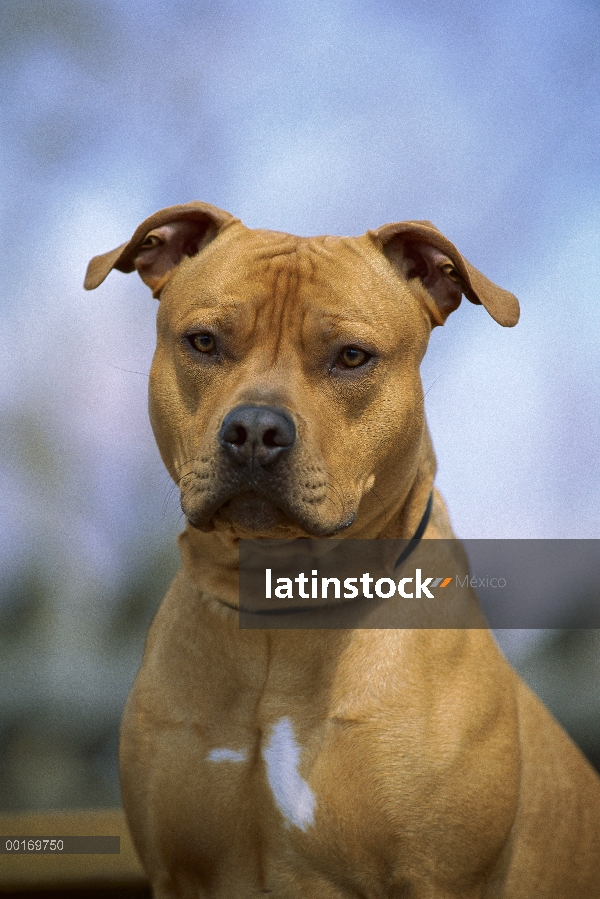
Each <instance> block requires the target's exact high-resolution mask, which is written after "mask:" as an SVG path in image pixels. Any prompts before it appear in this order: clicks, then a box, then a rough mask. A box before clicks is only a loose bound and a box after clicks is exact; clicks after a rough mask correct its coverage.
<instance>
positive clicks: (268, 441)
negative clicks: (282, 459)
mask: <svg viewBox="0 0 600 899" xmlns="http://www.w3.org/2000/svg"><path fill="white" fill-rule="evenodd" d="M276 436H277V431H276V430H275V428H269V430H268V431H265V433H264V434H263V443H264V445H265V446H279V444H278V443H277V441H276V440H275V438H276Z"/></svg>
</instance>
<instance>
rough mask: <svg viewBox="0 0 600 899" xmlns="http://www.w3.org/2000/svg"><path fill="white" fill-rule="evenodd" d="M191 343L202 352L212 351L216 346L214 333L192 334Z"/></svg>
mask: <svg viewBox="0 0 600 899" xmlns="http://www.w3.org/2000/svg"><path fill="white" fill-rule="evenodd" d="M190 343H191V344H192V346H193V347H194V349H195V350H199V351H200V352H201V353H211V352H212V351H213V350H214V348H215V338H214V337H213V336H212V334H192V336H191V337H190Z"/></svg>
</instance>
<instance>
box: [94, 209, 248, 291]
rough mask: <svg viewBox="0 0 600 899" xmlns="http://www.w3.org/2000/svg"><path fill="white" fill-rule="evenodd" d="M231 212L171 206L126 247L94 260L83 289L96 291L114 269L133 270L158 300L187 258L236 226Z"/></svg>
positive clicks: (144, 224) (152, 218) (145, 224)
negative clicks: (221, 233) (229, 226)
mask: <svg viewBox="0 0 600 899" xmlns="http://www.w3.org/2000/svg"><path fill="white" fill-rule="evenodd" d="M237 221H238V219H236V218H234V217H233V216H232V215H230V214H229V213H228V212H223V210H222V209H217V207H216V206H211V205H210V204H208V203H199V202H194V203H185V204H183V205H180V206H169V207H168V208H167V209H161V210H160V212H155V213H154V215H151V216H150V218H147V219H146V220H145V221H144V222H142V224H141V225H140V226H139V228H136V230H135V232H134V234H133V237H132V238H131V240H130V241H128V242H127V243H124V244H122V245H121V246H120V247H117V249H116V250H111V251H110V253H103V254H102V256H94V258H93V259H92V260H91V262H90V264H89V265H88V268H87V273H86V276H85V281H84V285H83V286H84V287H85V289H86V290H93V289H94V288H95V287H98V285H100V284H102V282H103V281H104V279H105V278H106V276H107V275H108V273H109V272H110V271H111V269H113V268H116V269H118V270H119V271H120V272H132V271H133V270H134V269H137V271H138V272H139V274H140V277H141V278H142V280H143V281H144V283H145V284H147V285H148V287H150V288H151V290H152V293H153V295H154V296H155V297H157V298H158V297H159V295H160V291H161V290H162V288H163V287H164V286H165V284H166V283H167V281H168V280H169V278H170V276H171V274H172V272H173V270H174V269H175V268H176V266H178V265H179V263H180V262H181V260H182V259H183V258H184V257H185V256H195V255H196V253H198V252H200V250H202V249H203V248H204V247H205V246H206V245H207V244H208V243H210V241H211V240H213V239H214V238H215V237H216V236H217V234H219V232H220V231H222V230H223V229H224V228H226V227H227V226H228V225H231V224H233V223H234V222H237Z"/></svg>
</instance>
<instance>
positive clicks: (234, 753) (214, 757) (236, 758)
mask: <svg viewBox="0 0 600 899" xmlns="http://www.w3.org/2000/svg"><path fill="white" fill-rule="evenodd" d="M206 761H207V762H245V761H246V753H245V752H240V751H239V750H237V749H211V751H210V752H209V753H208V755H207V756H206Z"/></svg>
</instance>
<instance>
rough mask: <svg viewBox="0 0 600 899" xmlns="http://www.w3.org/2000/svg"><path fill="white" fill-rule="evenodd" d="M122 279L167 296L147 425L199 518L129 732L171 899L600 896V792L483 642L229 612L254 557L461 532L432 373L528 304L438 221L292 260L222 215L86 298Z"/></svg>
mask: <svg viewBox="0 0 600 899" xmlns="http://www.w3.org/2000/svg"><path fill="white" fill-rule="evenodd" d="M111 268H117V269H119V270H120V271H124V272H130V271H132V270H133V269H134V268H136V269H137V270H138V272H139V273H140V275H141V277H142V278H143V280H144V281H145V282H146V284H148V285H149V286H150V287H151V289H152V291H153V293H154V295H155V296H156V297H157V298H159V299H160V307H159V312H158V344H157V348H156V354H155V357H154V362H153V365H152V371H151V376H150V415H151V420H152V426H153V429H154V433H155V435H156V439H157V442H158V446H159V448H160V452H161V455H162V458H163V460H164V462H165V465H166V466H167V468H168V470H169V472H170V473H171V475H172V477H173V478H174V480H175V481H176V483H177V484H178V485H179V487H180V489H181V503H182V508H183V510H184V512H185V515H186V517H187V520H188V522H187V525H186V529H185V531H184V533H183V534H182V535H181V537H180V548H181V555H182V559H183V566H182V568H181V569H180V570H179V572H178V574H177V575H176V577H175V580H174V582H173V584H172V586H171V588H170V590H169V592H168V593H167V596H166V597H165V599H164V601H163V603H162V605H161V607H160V609H159V611H158V613H157V615H156V618H155V620H154V622H153V624H152V627H151V629H150V633H149V636H148V640H147V645H146V649H145V653H144V659H143V663H142V667H141V670H140V672H139V674H138V676H137V679H136V682H135V685H134V687H133V690H132V693H131V695H130V697H129V701H128V703H127V707H126V711H125V716H124V720H123V727H122V734H121V750H120V762H121V772H122V784H123V799H124V805H125V809H126V812H127V816H128V819H129V823H130V826H131V830H132V833H133V837H134V840H135V844H136V846H137V848H138V851H139V853H140V856H141V859H142V861H143V864H144V866H145V868H146V870H147V872H148V875H149V877H150V879H151V881H152V884H153V888H154V891H155V895H156V896H157V897H160V899H163V897H165V899H166V897H215V899H217V897H218V899H249V897H252V896H259V895H262V894H271V895H272V896H273V897H274V899H275V897H277V899H309V897H314V899H342V897H347V899H350V897H352V899H359V897H364V899H367V897H369V899H371V897H372V899H375V897H377V899H380V897H381V899H383V897H393V899H400V897H407V899H408V897H411V899H426V897H427V899H429V897H431V899H433V897H439V899H442V897H443V899H449V897H499V896H502V897H513V899H517V897H520V899H541V897H552V899H558V897H564V899H574V897H578V899H582V897H589V899H592V897H594V899H597V897H599V896H600V783H599V780H598V778H597V777H596V775H595V773H594V772H593V771H592V769H591V768H590V767H589V766H588V764H587V763H586V762H585V760H584V759H583V757H582V756H581V755H580V753H579V751H578V750H577V749H576V748H575V746H574V745H573V744H572V743H571V742H570V740H569V739H568V737H567V736H566V735H565V734H564V732H563V731H562V730H561V728H560V727H559V726H558V725H557V724H556V723H555V721H554V720H553V719H552V718H551V716H550V715H549V714H548V712H547V711H546V710H545V709H544V708H543V706H542V705H541V704H540V703H539V702H538V700H537V699H536V698H535V697H534V696H533V695H532V694H531V693H530V691H529V690H528V689H527V688H526V687H525V685H524V684H523V683H522V682H521V681H520V680H519V678H518V677H517V676H516V674H515V673H514V672H513V670H512V669H511V668H510V667H509V665H508V664H507V663H506V662H505V660H504V659H503V657H502V655H501V654H500V652H499V651H498V649H497V648H496V645H495V643H494V641H493V639H492V637H491V635H490V633H489V632H488V631H487V630H485V629H482V628H481V629H462V630H459V629H447V630H440V629H421V630H414V629H413V630H373V629H371V630H369V629H355V630H243V629H240V628H239V626H238V614H237V612H236V606H237V604H238V540H239V538H240V537H257V536H258V537H261V536H262V537H264V536H267V537H328V536H332V535H335V534H339V533H341V532H343V533H344V535H347V536H349V537H359V538H381V537H385V538H411V537H413V536H414V535H415V532H417V531H418V530H419V526H420V525H421V529H422V528H423V526H424V524H425V523H426V530H425V534H424V536H425V538H433V537H451V536H452V531H451V529H450V525H449V521H448V517H447V514H446V510H445V507H444V505H443V502H442V500H441V498H440V497H439V495H438V494H437V492H435V491H433V496H434V500H433V508H432V510H431V515H430V517H429V519H428V521H427V522H425V519H424V514H425V510H426V508H427V505H428V498H429V497H430V495H431V492H432V489H433V479H434V473H435V458H434V454H433V450H432V447H431V443H430V438H429V435H428V431H427V427H426V423H425V417H424V409H423V392H422V388H421V383H420V378H419V365H420V362H421V359H422V357H423V354H424V353H425V350H426V347H427V342H428V339H429V334H430V332H431V329H432V327H434V326H435V325H441V324H443V323H444V321H445V319H446V317H447V316H448V314H449V313H450V312H452V311H453V310H454V309H456V307H457V306H458V305H459V303H460V301H461V295H462V294H465V295H466V296H467V297H468V299H469V300H471V302H473V303H482V304H483V305H484V306H485V307H486V309H487V310H488V312H489V313H490V314H491V315H492V316H493V317H494V319H495V320H496V321H497V322H499V323H500V324H502V325H507V326H510V325H514V324H515V323H516V321H517V318H518V303H517V301H516V299H515V297H513V296H512V294H509V293H507V292H506V291H503V290H501V289H500V288H498V287H496V286H495V285H493V284H491V283H490V282H489V281H488V280H487V279H486V278H485V277H484V276H483V275H481V274H480V273H479V272H478V271H477V270H476V269H474V268H473V267H472V266H471V265H469V263H467V262H466V260H464V259H463V257H462V256H461V255H460V253H458V251H457V250H456V248H455V247H454V246H453V245H452V244H451V243H450V242H449V241H448V240H447V239H446V238H445V237H444V236H443V235H442V234H440V232H439V231H437V229H436V228H434V227H433V225H431V224H430V223H428V222H403V223H399V224H392V225H387V226H385V227H383V228H380V229H379V230H378V231H373V232H368V233H367V234H365V235H364V236H362V237H359V238H337V237H317V238H297V237H293V236H291V235H288V234H282V233H276V232H270V231H252V230H248V229H246V228H245V227H244V226H243V225H242V224H241V222H239V221H238V220H237V219H235V218H233V217H232V216H230V215H228V214H227V213H225V212H222V211H221V210H218V209H216V208H214V207H212V206H208V205H206V204H202V203H190V204H188V205H184V206H175V207H172V208H170V209H165V210H162V211H161V212H158V213H156V215H153V216H151V217H150V218H149V219H147V220H146V221H145V222H144V223H143V224H142V225H140V227H139V228H138V229H137V231H136V232H135V234H134V235H133V237H132V239H131V240H130V241H129V243H127V244H124V245H123V246H121V247H119V248H118V249H116V250H114V251H113V252H111V253H107V254H106V255H104V256H99V257H96V258H95V259H93V260H92V262H91V263H90V266H89V269H88V275H87V278H86V287H87V288H88V289H91V288H94V287H97V286H98V285H99V284H100V283H101V282H102V280H103V279H104V278H105V277H106V275H107V274H108V272H109V271H110V270H111ZM422 545H424V546H425V545H427V546H433V545H434V544H422Z"/></svg>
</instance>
